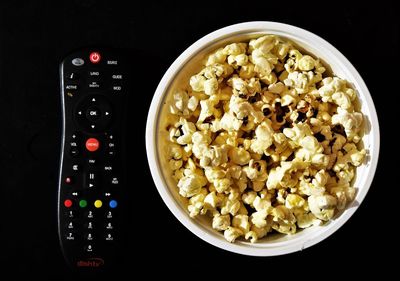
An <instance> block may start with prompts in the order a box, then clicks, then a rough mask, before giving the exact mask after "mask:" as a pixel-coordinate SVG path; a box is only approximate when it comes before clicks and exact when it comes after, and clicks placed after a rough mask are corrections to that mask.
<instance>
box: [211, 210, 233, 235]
mask: <svg viewBox="0 0 400 281" xmlns="http://www.w3.org/2000/svg"><path fill="white" fill-rule="evenodd" d="M230 225H231V217H230V216H229V215H220V214H217V215H216V216H214V217H213V220H212V228H214V229H216V230H218V231H223V230H227V229H228V227H229V226H230Z"/></svg>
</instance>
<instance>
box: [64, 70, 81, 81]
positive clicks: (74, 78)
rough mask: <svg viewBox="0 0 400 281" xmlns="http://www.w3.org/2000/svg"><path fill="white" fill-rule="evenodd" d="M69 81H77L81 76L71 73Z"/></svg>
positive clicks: (68, 76)
mask: <svg viewBox="0 0 400 281" xmlns="http://www.w3.org/2000/svg"><path fill="white" fill-rule="evenodd" d="M67 78H68V80H71V81H75V80H78V79H79V74H78V73H76V72H71V73H70V74H68V75H67Z"/></svg>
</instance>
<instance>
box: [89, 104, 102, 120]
mask: <svg viewBox="0 0 400 281" xmlns="http://www.w3.org/2000/svg"><path fill="white" fill-rule="evenodd" d="M100 117H101V111H100V109H99V108H98V107H97V106H91V107H89V108H88V109H87V110H86V118H87V119H88V120H89V121H96V120H97V119H99V118H100Z"/></svg>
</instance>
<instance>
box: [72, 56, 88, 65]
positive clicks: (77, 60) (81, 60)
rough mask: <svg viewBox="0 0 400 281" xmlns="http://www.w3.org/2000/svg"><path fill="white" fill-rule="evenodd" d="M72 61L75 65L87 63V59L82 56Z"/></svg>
mask: <svg viewBox="0 0 400 281" xmlns="http://www.w3.org/2000/svg"><path fill="white" fill-rule="evenodd" d="M71 62H72V64H73V65H75V66H82V65H84V64H85V61H84V60H83V59H81V58H74V59H73V60H72V61H71Z"/></svg>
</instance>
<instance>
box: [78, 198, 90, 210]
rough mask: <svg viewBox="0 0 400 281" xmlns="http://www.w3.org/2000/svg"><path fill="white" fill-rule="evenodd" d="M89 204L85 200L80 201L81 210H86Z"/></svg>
mask: <svg viewBox="0 0 400 281" xmlns="http://www.w3.org/2000/svg"><path fill="white" fill-rule="evenodd" d="M87 204H88V203H87V201H86V200H84V199H82V200H80V201H79V207H81V208H85V207H86V206H87Z"/></svg>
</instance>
